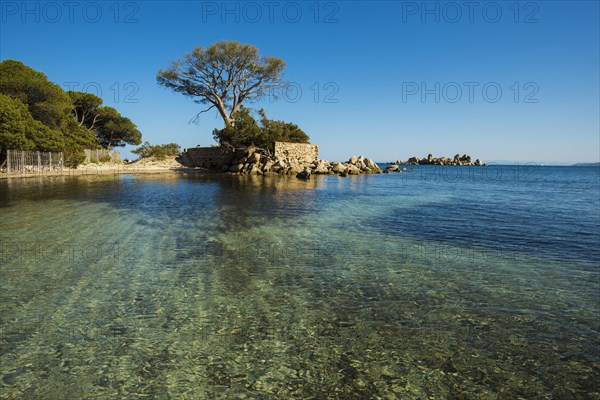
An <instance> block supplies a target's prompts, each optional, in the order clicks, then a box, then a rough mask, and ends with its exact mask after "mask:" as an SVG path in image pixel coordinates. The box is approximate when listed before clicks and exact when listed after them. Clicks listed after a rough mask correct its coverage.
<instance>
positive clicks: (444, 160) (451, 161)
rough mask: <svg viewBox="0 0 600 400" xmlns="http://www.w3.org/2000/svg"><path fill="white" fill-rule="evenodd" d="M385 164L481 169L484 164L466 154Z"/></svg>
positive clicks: (411, 159) (411, 158)
mask: <svg viewBox="0 0 600 400" xmlns="http://www.w3.org/2000/svg"><path fill="white" fill-rule="evenodd" d="M387 164H404V165H458V166H463V165H464V166H477V167H483V166H486V165H487V164H484V163H483V162H482V161H481V160H480V159H476V160H475V161H473V158H472V157H471V156H469V155H467V154H463V155H462V156H461V155H460V154H456V155H455V156H454V157H453V158H449V157H439V158H436V157H434V156H433V155H432V154H429V155H428V156H427V157H423V158H419V157H410V158H409V159H408V160H407V161H402V160H397V161H392V162H389V163H387Z"/></svg>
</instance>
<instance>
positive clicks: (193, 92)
mask: <svg viewBox="0 0 600 400" xmlns="http://www.w3.org/2000/svg"><path fill="white" fill-rule="evenodd" d="M284 68H285V62H284V61H283V60H282V59H280V58H276V57H260V56H259V54H258V49H257V48H256V47H255V46H253V45H250V44H242V43H240V42H236V41H228V40H222V41H220V42H217V43H214V44H212V45H211V46H209V47H196V48H195V49H194V50H193V51H192V52H191V53H185V55H184V56H183V57H182V58H179V59H177V60H175V61H173V62H172V63H171V65H170V66H169V68H168V69H167V70H159V71H158V74H157V77H156V79H157V82H158V84H159V85H163V86H165V87H167V88H169V89H172V90H173V91H175V92H178V93H182V94H183V95H185V96H188V97H191V98H193V99H194V101H195V102H196V103H198V104H203V105H204V106H206V107H207V108H205V109H204V110H202V111H200V112H199V113H198V114H197V115H196V118H195V119H196V120H197V118H198V117H199V116H200V114H201V113H203V112H206V111H208V110H210V109H212V108H216V109H217V111H218V112H219V115H220V116H221V118H223V122H224V123H225V126H229V125H232V124H234V120H235V118H236V117H235V114H236V113H237V111H238V110H239V108H240V107H241V105H242V104H243V103H251V102H254V101H256V100H258V99H260V98H261V97H262V96H263V95H264V94H265V93H266V92H267V91H268V90H270V89H272V88H274V87H276V86H279V85H280V84H281V74H282V72H283V69H284Z"/></svg>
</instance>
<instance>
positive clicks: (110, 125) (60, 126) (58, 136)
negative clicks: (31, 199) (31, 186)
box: [0, 60, 141, 167]
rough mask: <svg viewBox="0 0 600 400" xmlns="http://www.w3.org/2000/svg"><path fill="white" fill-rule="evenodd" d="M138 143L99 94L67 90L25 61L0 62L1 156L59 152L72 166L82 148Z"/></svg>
mask: <svg viewBox="0 0 600 400" xmlns="http://www.w3.org/2000/svg"><path fill="white" fill-rule="evenodd" d="M126 143H129V144H140V143H141V133H140V131H139V130H138V129H137V127H136V126H135V124H134V123H133V122H132V121H131V120H130V119H129V118H125V117H123V116H121V114H119V112H118V111H117V110H115V109H114V108H112V107H102V99H100V98H99V97H97V96H94V95H92V94H88V93H81V92H68V93H66V92H65V91H64V90H62V88H61V87H60V86H58V85H56V84H54V83H52V82H50V81H49V80H48V78H47V77H46V75H44V74H43V73H41V72H39V71H36V70H34V69H32V68H30V67H28V66H26V65H25V64H23V63H21V62H19V61H14V60H5V61H2V62H0V158H1V157H2V155H3V154H5V153H6V150H38V151H52V152H60V151H62V152H63V153H64V156H65V164H66V165H68V166H71V167H75V166H77V165H78V164H79V163H81V162H82V161H83V160H84V159H85V154H84V153H83V149H97V148H100V145H102V146H103V147H105V148H109V147H114V146H124V145H125V144H126Z"/></svg>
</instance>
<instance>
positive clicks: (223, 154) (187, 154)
mask: <svg viewBox="0 0 600 400" xmlns="http://www.w3.org/2000/svg"><path fill="white" fill-rule="evenodd" d="M243 153H244V150H233V149H228V148H225V147H192V148H189V149H185V150H184V151H183V153H181V155H180V156H179V158H178V161H179V162H180V163H181V164H182V165H184V166H186V167H193V168H197V167H198V168H205V169H210V170H214V171H222V170H224V169H225V168H229V165H230V164H231V162H232V161H233V160H234V159H235V158H236V157H239V155H240V154H243Z"/></svg>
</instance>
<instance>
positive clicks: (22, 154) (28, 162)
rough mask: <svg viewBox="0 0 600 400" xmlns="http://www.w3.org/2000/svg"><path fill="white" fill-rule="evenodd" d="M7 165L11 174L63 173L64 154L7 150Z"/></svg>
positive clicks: (7, 170)
mask: <svg viewBox="0 0 600 400" xmlns="http://www.w3.org/2000/svg"><path fill="white" fill-rule="evenodd" d="M5 165H6V172H7V173H9V174H25V173H42V172H49V171H62V169H63V167H64V157H63V153H46V152H40V151H22V150H7V151H6V162H5Z"/></svg>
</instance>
